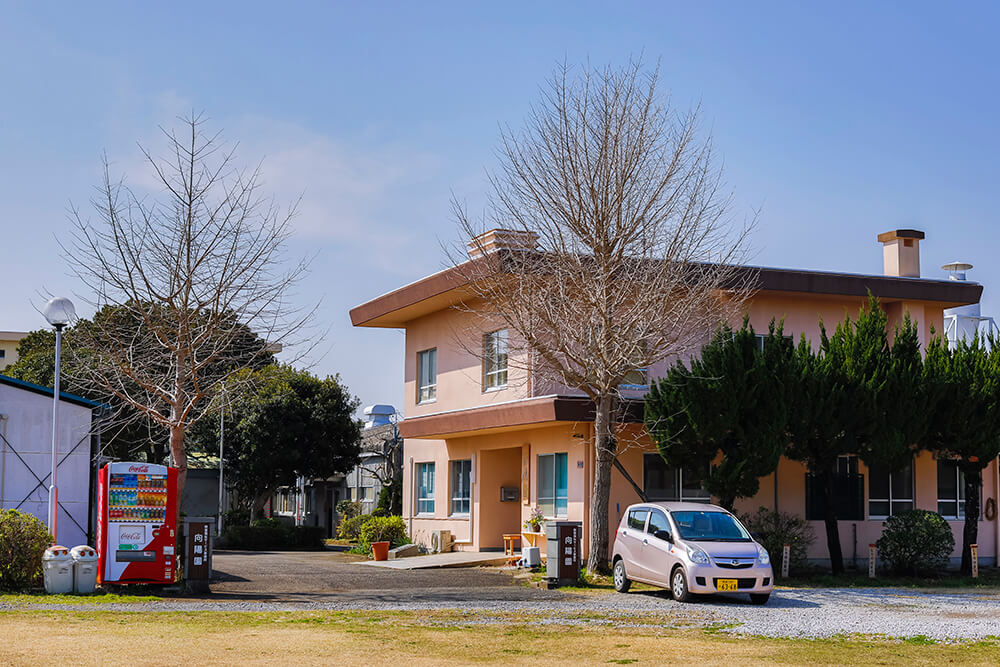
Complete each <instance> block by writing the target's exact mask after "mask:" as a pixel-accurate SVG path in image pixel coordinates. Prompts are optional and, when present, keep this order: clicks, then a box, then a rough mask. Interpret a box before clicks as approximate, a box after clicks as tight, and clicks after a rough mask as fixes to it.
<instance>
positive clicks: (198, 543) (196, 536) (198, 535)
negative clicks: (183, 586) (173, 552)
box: [184, 520, 213, 581]
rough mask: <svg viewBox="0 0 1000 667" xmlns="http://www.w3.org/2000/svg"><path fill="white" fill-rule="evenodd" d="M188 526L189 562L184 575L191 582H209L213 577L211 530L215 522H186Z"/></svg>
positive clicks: (187, 561)
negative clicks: (210, 543)
mask: <svg viewBox="0 0 1000 667" xmlns="http://www.w3.org/2000/svg"><path fill="white" fill-rule="evenodd" d="M185 523H186V525H187V540H186V543H187V560H186V561H185V563H186V564H185V568H184V575H185V578H186V579H188V580H189V581H190V580H192V579H193V580H200V581H208V580H209V578H210V577H211V576H212V561H211V548H210V545H209V540H210V539H211V530H212V525H213V522H212V521H211V520H209V521H186V522H185Z"/></svg>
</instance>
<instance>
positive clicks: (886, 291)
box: [351, 260, 983, 329]
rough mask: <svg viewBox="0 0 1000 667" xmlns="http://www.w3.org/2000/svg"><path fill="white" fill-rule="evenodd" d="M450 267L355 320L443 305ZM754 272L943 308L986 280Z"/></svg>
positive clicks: (396, 320)
mask: <svg viewBox="0 0 1000 667" xmlns="http://www.w3.org/2000/svg"><path fill="white" fill-rule="evenodd" d="M477 261H480V260H470V262H467V263H466V264H464V265H462V266H461V267H452V268H450V269H445V270H444V271H439V272H438V273H435V274H433V275H430V276H427V277H426V278H422V279H421V280H418V281H416V282H414V283H410V284H409V285H406V286H404V287H400V288H399V289H397V290H393V291H392V292H389V293H388V294H383V295H382V296H380V297H377V298H375V299H372V300H371V301H368V302H366V303H363V304H361V305H359V306H357V307H355V308H353V309H351V322H352V324H354V326H359V327H384V328H390V329H396V328H401V327H402V326H403V325H404V324H405V323H406V322H408V321H410V320H412V319H414V318H417V317H420V316H422V315H427V314H429V313H432V312H435V311H438V310H443V309H444V308H448V307H450V306H452V305H454V304H456V303H458V302H459V301H460V300H461V299H462V298H463V297H467V296H469V295H470V293H469V292H468V290H466V289H463V288H464V286H465V285H466V284H467V276H468V275H470V274H472V273H474V268H475V262H477ZM743 270H744V271H753V272H756V282H755V284H756V289H757V290H758V291H765V292H785V293H789V292H792V293H795V292H797V293H806V294H824V295H831V296H838V295H839V296H850V297H864V296H866V295H867V294H868V292H871V293H872V294H874V295H875V296H877V297H879V298H880V299H890V300H905V301H929V302H934V303H938V304H941V305H942V306H943V307H945V308H952V307H955V306H963V305H967V304H970V303H978V302H979V299H980V297H981V296H982V293H983V286H982V285H980V284H979V283H975V282H970V281H955V280H947V279H943V280H937V279H929V278H900V277H897V276H883V275H867V274H857V273H835V272H830V271H805V270H800V269H777V268H772V267H753V266H748V267H743Z"/></svg>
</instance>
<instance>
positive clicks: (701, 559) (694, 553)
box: [688, 547, 708, 565]
mask: <svg viewBox="0 0 1000 667" xmlns="http://www.w3.org/2000/svg"><path fill="white" fill-rule="evenodd" d="M688 554H689V555H690V556H691V562H692V563H700V564H702V565H703V564H705V563H707V562H708V554H707V553H705V552H704V551H702V550H701V549H698V548H696V547H690V548H689V549H688Z"/></svg>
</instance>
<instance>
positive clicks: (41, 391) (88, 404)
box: [0, 375, 101, 409]
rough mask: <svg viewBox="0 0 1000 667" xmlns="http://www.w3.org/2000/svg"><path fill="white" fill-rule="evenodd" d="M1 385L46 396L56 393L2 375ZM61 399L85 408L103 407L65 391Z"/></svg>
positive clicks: (50, 388)
mask: <svg viewBox="0 0 1000 667" xmlns="http://www.w3.org/2000/svg"><path fill="white" fill-rule="evenodd" d="M0 384H6V385H9V386H11V387H17V388H18V389H26V390H28V391H33V392H35V393H36V394H44V395H45V396H52V394H54V393H55V391H54V390H53V389H52V387H44V386H42V385H40V384H35V383H34V382H26V381H25V380H18V379H17V378H12V377H8V376H6V375H0ZM59 399H60V400H63V401H68V402H70V403H76V404H77V405H82V406H83V407H85V408H91V409H95V408H99V407H101V404H100V403H98V402H97V401H92V400H90V399H89V398H84V397H82V396H77V395H75V394H67V393H66V392H64V391H60V392H59Z"/></svg>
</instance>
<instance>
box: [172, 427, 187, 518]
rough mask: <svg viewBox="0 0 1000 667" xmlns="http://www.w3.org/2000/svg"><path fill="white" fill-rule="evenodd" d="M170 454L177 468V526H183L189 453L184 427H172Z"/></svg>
mask: <svg viewBox="0 0 1000 667" xmlns="http://www.w3.org/2000/svg"><path fill="white" fill-rule="evenodd" d="M170 454H171V455H172V456H173V459H174V467H175V468H177V525H178V527H179V526H180V525H181V524H180V521H181V499H183V498H184V486H185V485H186V484H187V470H188V464H187V451H185V449H184V427H183V426H179V425H177V424H174V425H172V426H171V427H170Z"/></svg>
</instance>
